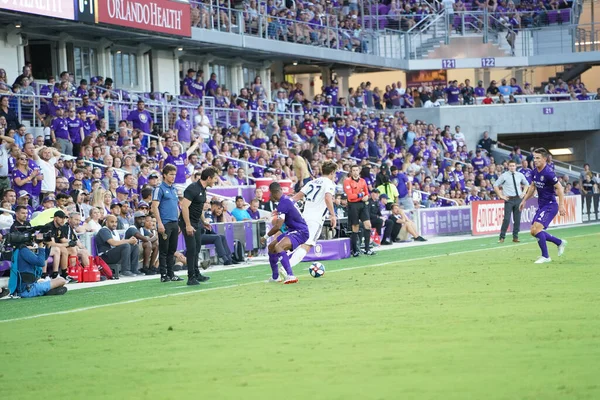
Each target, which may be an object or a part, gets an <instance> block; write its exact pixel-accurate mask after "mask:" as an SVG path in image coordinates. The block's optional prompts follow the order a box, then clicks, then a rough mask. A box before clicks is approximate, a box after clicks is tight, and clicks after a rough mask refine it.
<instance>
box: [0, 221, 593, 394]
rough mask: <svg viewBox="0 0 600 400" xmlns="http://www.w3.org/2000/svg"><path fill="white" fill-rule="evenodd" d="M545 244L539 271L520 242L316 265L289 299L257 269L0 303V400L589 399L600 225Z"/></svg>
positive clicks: (533, 254) (532, 253)
mask: <svg viewBox="0 0 600 400" xmlns="http://www.w3.org/2000/svg"><path fill="white" fill-rule="evenodd" d="M551 232H553V234H555V235H556V236H558V237H561V238H565V239H567V240H568V241H569V244H568V247H567V250H566V252H565V255H564V256H563V257H561V258H558V257H556V247H555V246H553V245H549V247H550V256H551V257H552V258H553V262H552V263H549V264H541V265H535V264H533V261H534V260H535V259H536V258H537V256H538V255H539V248H538V246H537V244H536V242H535V241H534V240H533V239H532V238H530V237H529V235H528V234H527V232H523V234H522V236H521V239H522V240H523V243H521V244H518V245H513V244H512V243H511V244H509V243H506V244H504V245H499V244H497V243H496V241H497V239H496V238H482V239H471V240H465V241H460V242H454V243H446V244H439V245H427V246H415V247H410V248H400V249H397V250H396V249H395V250H390V251H385V252H380V253H379V254H378V255H377V256H375V257H365V256H363V257H359V258H357V259H347V260H342V261H338V262H332V261H330V262H327V263H326V264H325V267H326V268H327V272H326V274H325V276H324V277H323V278H319V279H314V278H311V277H310V276H309V275H308V272H307V266H308V264H306V263H305V264H301V265H299V266H298V267H297V268H296V270H297V275H298V277H299V278H300V282H299V283H298V284H295V285H282V284H274V283H265V282H264V281H265V280H266V279H267V278H268V276H269V273H270V269H269V267H268V266H266V265H265V266H257V267H249V268H243V269H236V270H229V271H222V272H215V273H212V274H210V273H209V275H211V277H212V279H211V281H210V283H209V284H207V285H203V286H200V287H193V288H188V287H187V286H185V282H177V283H176V282H172V283H166V284H161V283H159V282H158V281H157V280H152V281H141V282H134V283H124V284H119V285H113V286H105V287H97V288H90V289H82V290H76V291H72V292H69V293H67V294H66V295H65V296H58V297H49V298H39V299H32V300H15V301H12V300H10V301H1V302H0V329H1V330H2V339H0V343H1V348H2V355H3V357H2V359H3V360H4V365H3V368H2V371H1V372H0V393H2V395H3V397H6V398H15V399H32V398H46V399H48V398H50V399H62V398H67V399H86V400H89V399H109V398H112V399H178V398H180V399H187V398H196V397H198V398H213V399H280V398H283V399H286V400H290V399H311V400H314V399H327V400H332V399H444V400H446V399H460V400H464V399H488V400H489V399H507V400H515V399H532V400H534V399H543V400H550V399H598V398H600V383H599V379H598V371H599V370H600V291H599V290H598V288H599V287H600V274H599V268H600V263H599V262H598V255H599V251H598V250H599V249H598V245H599V243H600V242H599V239H600V226H598V225H594V226H584V227H577V228H568V229H558V230H557V229H555V230H551ZM509 237H510V236H509ZM73 311H75V312H73ZM42 314H45V315H43V316H41V315H42Z"/></svg>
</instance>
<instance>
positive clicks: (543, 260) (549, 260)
mask: <svg viewBox="0 0 600 400" xmlns="http://www.w3.org/2000/svg"><path fill="white" fill-rule="evenodd" d="M551 261H552V259H551V258H550V257H548V258H546V257H540V258H538V259H537V260H536V261H535V262H534V264H544V263H549V262H551Z"/></svg>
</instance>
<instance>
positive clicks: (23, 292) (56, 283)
mask: <svg viewBox="0 0 600 400" xmlns="http://www.w3.org/2000/svg"><path fill="white" fill-rule="evenodd" d="M41 239H42V237H41V234H38V235H36V242H38V243H39V244H38V245H37V246H35V245H30V246H27V245H21V246H20V247H19V249H18V250H17V251H18V256H17V266H16V271H15V270H14V269H13V270H12V271H11V275H10V281H9V288H10V289H11V290H12V291H13V293H14V294H17V295H19V296H21V297H25V298H30V297H38V296H45V295H61V294H65V293H66V292H67V288H66V287H65V285H66V284H67V280H66V279H65V278H63V277H61V276H58V277H56V278H54V279H49V278H46V279H42V268H43V267H44V266H45V265H46V259H47V258H48V257H47V254H48V253H47V252H46V245H45V243H44V242H43V241H42V240H41Z"/></svg>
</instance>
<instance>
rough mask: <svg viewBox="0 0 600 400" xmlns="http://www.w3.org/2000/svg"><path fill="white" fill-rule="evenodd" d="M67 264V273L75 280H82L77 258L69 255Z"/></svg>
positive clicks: (81, 268) (81, 271) (81, 270)
mask: <svg viewBox="0 0 600 400" xmlns="http://www.w3.org/2000/svg"><path fill="white" fill-rule="evenodd" d="M67 265H68V268H67V275H69V276H70V277H71V278H73V279H76V280H77V282H83V267H82V266H81V264H80V263H79V259H78V258H77V257H76V256H69V260H68V264H67Z"/></svg>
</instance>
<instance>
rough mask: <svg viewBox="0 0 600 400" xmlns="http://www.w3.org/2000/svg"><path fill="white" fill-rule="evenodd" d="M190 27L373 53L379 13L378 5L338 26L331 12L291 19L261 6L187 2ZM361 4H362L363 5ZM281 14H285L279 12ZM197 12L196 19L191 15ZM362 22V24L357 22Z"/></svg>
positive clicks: (335, 17) (284, 12)
mask: <svg viewBox="0 0 600 400" xmlns="http://www.w3.org/2000/svg"><path fill="white" fill-rule="evenodd" d="M190 3H191V5H192V9H193V10H194V11H193V12H192V27H197V28H202V29H210V30H218V31H221V32H228V33H234V34H239V35H248V36H255V37H260V38H263V39H270V40H277V41H283V42H290V43H298V44H309V45H313V46H319V47H325V48H330V49H336V50H349V51H354V52H360V53H368V54H375V53H374V49H375V45H374V44H375V42H376V39H377V36H378V34H377V33H376V31H377V26H378V24H379V20H380V19H379V18H380V15H379V14H378V12H379V11H378V10H379V8H378V7H374V8H373V9H374V10H377V11H376V12H377V13H376V14H375V15H371V14H368V15H365V14H363V15H361V17H360V19H359V18H357V19H356V21H354V22H352V24H353V26H351V27H346V26H345V25H343V26H340V24H339V23H338V19H337V16H336V15H335V14H326V13H322V14H319V15H317V16H316V19H313V20H310V21H309V20H308V18H307V17H308V14H304V15H306V16H307V17H303V18H304V19H303V20H297V19H294V18H293V15H290V14H289V13H288V12H287V11H286V10H285V9H282V10H276V11H275V12H272V13H271V14H267V13H266V12H265V10H264V9H263V7H262V6H258V7H259V9H249V8H248V7H247V6H246V8H245V9H236V8H231V7H227V6H225V7H222V6H215V5H213V4H212V3H211V4H205V3H201V2H198V1H191V2H190ZM363 7H364V6H363ZM282 14H285V16H284V15H282ZM195 15H198V17H197V18H194V16H195ZM361 21H362V24H359V22H361Z"/></svg>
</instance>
